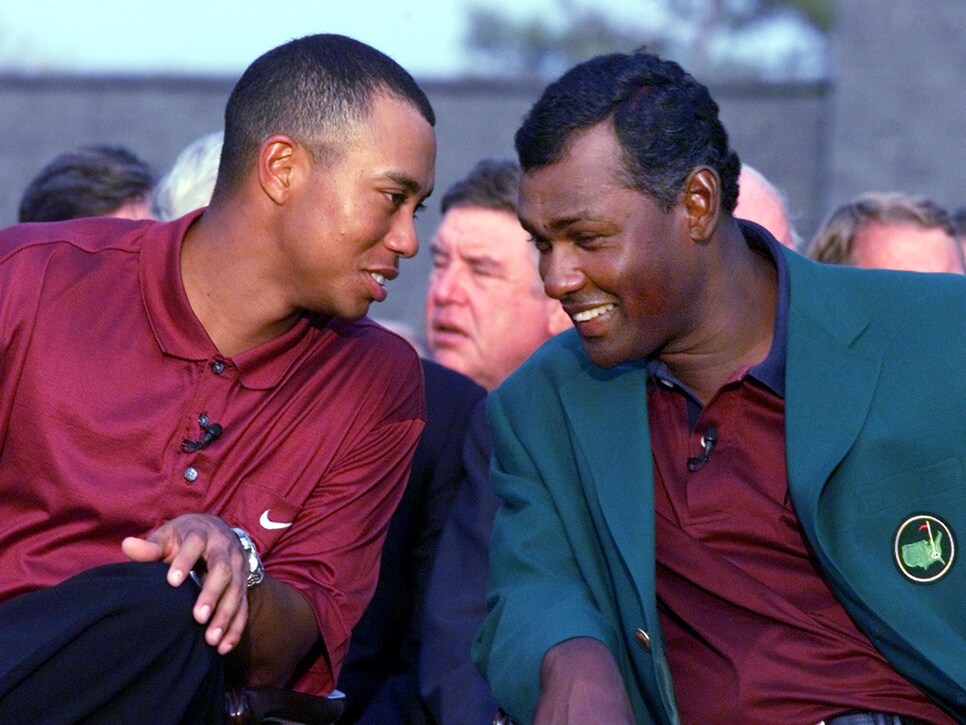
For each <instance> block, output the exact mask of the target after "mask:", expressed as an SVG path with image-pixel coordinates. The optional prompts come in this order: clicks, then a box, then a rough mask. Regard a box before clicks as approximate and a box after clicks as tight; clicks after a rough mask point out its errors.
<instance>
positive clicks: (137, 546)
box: [121, 536, 164, 562]
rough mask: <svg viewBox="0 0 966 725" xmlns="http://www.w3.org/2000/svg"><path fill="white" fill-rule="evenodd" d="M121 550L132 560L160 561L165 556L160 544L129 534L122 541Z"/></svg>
mask: <svg viewBox="0 0 966 725" xmlns="http://www.w3.org/2000/svg"><path fill="white" fill-rule="evenodd" d="M121 551H123V552H124V556H126V557H127V558H128V559H130V560H131V561H140V562H147V561H160V560H161V559H162V557H163V556H164V550H163V549H162V548H161V545H160V544H158V543H156V542H154V541H148V540H147V539H139V538H137V537H134V536H128V537H127V538H126V539H124V541H122V542H121Z"/></svg>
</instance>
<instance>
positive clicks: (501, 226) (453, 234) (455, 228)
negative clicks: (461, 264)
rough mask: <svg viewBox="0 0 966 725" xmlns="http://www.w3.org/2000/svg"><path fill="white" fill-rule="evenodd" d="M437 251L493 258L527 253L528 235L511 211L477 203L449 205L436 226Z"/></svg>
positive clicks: (528, 245) (525, 254)
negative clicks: (473, 204)
mask: <svg viewBox="0 0 966 725" xmlns="http://www.w3.org/2000/svg"><path fill="white" fill-rule="evenodd" d="M434 246H435V247H436V248H437V249H438V250H440V251H446V252H450V253H461V254H476V255H482V254H485V255H487V256H489V257H494V258H510V257H522V256H529V252H530V244H529V235H528V234H527V232H526V230H524V229H523V227H521V226H520V222H519V221H517V218H516V217H515V216H513V214H511V213H509V212H507V211H502V210H499V209H487V208H484V207H479V206H456V207H452V208H450V209H448V210H447V211H446V214H444V215H443V219H442V221H441V222H440V225H439V228H438V229H437V230H436V235H435V237H434Z"/></svg>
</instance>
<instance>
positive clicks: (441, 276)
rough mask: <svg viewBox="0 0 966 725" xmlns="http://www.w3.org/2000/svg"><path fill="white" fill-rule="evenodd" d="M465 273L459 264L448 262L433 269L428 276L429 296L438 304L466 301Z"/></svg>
mask: <svg viewBox="0 0 966 725" xmlns="http://www.w3.org/2000/svg"><path fill="white" fill-rule="evenodd" d="M464 283H465V272H464V271H463V270H462V268H461V265H460V264H459V262H456V261H452V260H450V261H449V262H447V263H446V264H445V265H441V266H438V267H433V272H432V274H431V275H430V294H432V296H433V299H434V300H435V301H436V302H437V303H438V304H459V303H460V302H465V301H466V285H465V284H464Z"/></svg>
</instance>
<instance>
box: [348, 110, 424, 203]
mask: <svg viewBox="0 0 966 725" xmlns="http://www.w3.org/2000/svg"><path fill="white" fill-rule="evenodd" d="M340 160H344V161H347V162H348V163H360V162H363V163H365V164H366V165H367V166H370V167H372V171H373V173H374V174H379V175H385V176H389V177H392V176H401V177H403V178H407V179H409V180H411V181H413V182H414V183H415V184H416V185H418V186H419V188H418V189H416V188H414V189H413V191H414V192H418V193H427V192H428V191H430V190H431V189H432V186H433V182H434V180H435V165H436V132H435V131H434V129H433V127H432V126H431V125H430V124H429V121H427V120H426V119H425V118H424V117H423V115H422V114H421V113H420V112H419V109H417V108H416V107H415V106H414V105H412V104H411V103H409V102H408V101H405V100H402V99H400V98H397V97H395V96H392V95H389V94H387V93H376V94H375V95H374V96H373V98H372V104H371V107H370V109H369V114H368V115H367V116H366V117H365V118H363V119H362V120H361V121H359V122H357V123H355V124H353V126H352V128H351V130H350V133H349V139H348V143H347V152H346V153H345V154H343V158H342V159H340Z"/></svg>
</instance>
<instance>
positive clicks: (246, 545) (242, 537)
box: [232, 527, 265, 589]
mask: <svg viewBox="0 0 966 725" xmlns="http://www.w3.org/2000/svg"><path fill="white" fill-rule="evenodd" d="M232 531H234V532H235V535H236V536H237V537H238V542H239V543H240V544H241V548H242V551H244V552H245V556H247V557H248V588H249V589H251V588H252V587H253V586H255V585H256V584H260V583H261V581H262V579H264V578H265V567H264V566H263V565H262V559H261V557H259V555H258V549H256V548H255V542H254V541H252V537H251V536H249V535H248V532H247V531H245V530H244V529H238V528H234V527H233V528H232Z"/></svg>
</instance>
